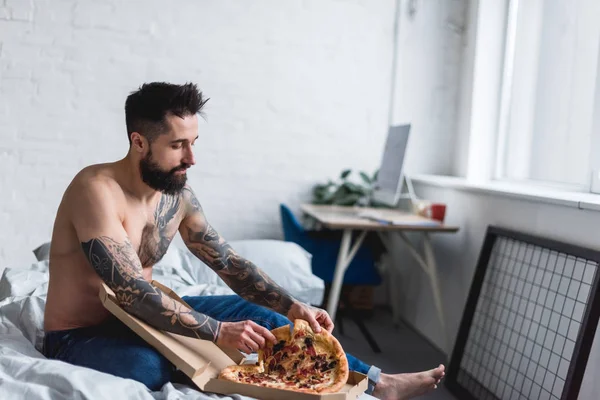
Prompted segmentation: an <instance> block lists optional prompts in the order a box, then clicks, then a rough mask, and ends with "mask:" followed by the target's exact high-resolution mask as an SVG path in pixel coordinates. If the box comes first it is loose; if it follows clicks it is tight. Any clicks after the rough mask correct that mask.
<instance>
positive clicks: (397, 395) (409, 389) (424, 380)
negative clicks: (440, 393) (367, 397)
mask: <svg viewBox="0 0 600 400" xmlns="http://www.w3.org/2000/svg"><path fill="white" fill-rule="evenodd" d="M444 369H445V368H444V366H443V365H440V366H439V367H437V368H434V369H430V370H429V371H423V372H417V373H413V374H396V375H389V374H381V379H380V380H379V382H377V385H375V390H373V396H374V397H377V398H378V399H385V400H392V399H393V400H405V399H410V398H413V397H415V396H420V395H422V394H425V393H427V392H429V391H431V390H433V389H435V388H437V385H438V384H439V383H440V380H441V379H442V378H443V377H444V375H445V372H444Z"/></svg>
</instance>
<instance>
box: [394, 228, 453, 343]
mask: <svg viewBox="0 0 600 400" xmlns="http://www.w3.org/2000/svg"><path fill="white" fill-rule="evenodd" d="M399 234H400V238H401V239H402V241H403V242H404V243H405V244H406V247H407V249H408V251H409V253H411V255H412V256H413V257H414V258H415V260H417V262H418V264H419V266H420V267H421V268H422V269H423V271H424V272H425V273H426V274H427V276H428V277H429V282H431V289H432V293H433V302H434V304H435V308H436V310H437V314H438V320H439V321H440V327H441V329H442V337H443V346H448V336H447V333H446V323H445V319H444V307H443V305H442V294H441V291H440V283H439V279H438V275H437V265H436V263H435V256H434V254H433V246H432V245H431V238H430V237H429V233H427V232H423V247H424V250H425V251H424V253H425V257H423V256H421V254H420V253H419V251H418V250H417V249H416V248H415V246H414V245H413V244H412V242H411V241H410V240H409V239H408V237H407V236H406V234H405V233H404V232H399Z"/></svg>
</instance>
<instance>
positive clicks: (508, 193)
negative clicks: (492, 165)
mask: <svg viewBox="0 0 600 400" xmlns="http://www.w3.org/2000/svg"><path fill="white" fill-rule="evenodd" d="M410 179H411V180H412V181H413V182H415V183H421V184H425V185H429V186H437V187H443V188H450V189H459V190H465V191H469V192H475V193H486V194H494V195H498V196H505V197H510V198H515V199H520V200H527V201H534V202H538V203H548V204H556V205H560V206H565V207H573V208H579V209H581V210H593V211H600V195H598V194H593V193H581V192H569V191H562V190H557V189H550V188H544V187H531V186H528V185H527V186H526V185H519V184H515V183H504V182H489V183H485V182H481V183H479V182H478V183H474V182H469V181H467V180H466V179H465V178H460V177H454V176H443V175H413V176H411V177H410Z"/></svg>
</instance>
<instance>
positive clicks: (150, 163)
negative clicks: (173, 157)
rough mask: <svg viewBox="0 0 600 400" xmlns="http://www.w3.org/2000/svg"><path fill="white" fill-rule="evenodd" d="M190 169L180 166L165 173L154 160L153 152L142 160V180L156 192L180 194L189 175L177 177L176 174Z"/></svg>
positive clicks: (187, 166) (186, 166)
mask: <svg viewBox="0 0 600 400" xmlns="http://www.w3.org/2000/svg"><path fill="white" fill-rule="evenodd" d="M187 168H189V165H185V164H184V165H180V166H178V167H176V168H173V169H172V170H170V171H167V172H165V171H163V170H162V169H161V168H160V167H159V166H158V164H157V163H156V162H155V161H154V160H153V159H152V151H149V152H148V154H147V155H146V157H144V158H142V159H141V160H140V172H141V175H142V180H143V181H144V183H145V184H146V185H148V186H150V187H151V188H152V189H154V190H158V191H160V192H163V193H165V194H177V193H180V192H181V190H182V189H183V187H184V186H185V183H186V181H187V175H186V174H183V175H175V172H177V171H182V170H185V169H187Z"/></svg>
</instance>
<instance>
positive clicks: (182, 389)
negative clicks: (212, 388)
mask: <svg viewBox="0 0 600 400" xmlns="http://www.w3.org/2000/svg"><path fill="white" fill-rule="evenodd" d="M164 277H165V278H169V279H170V280H172V281H178V280H180V278H181V277H177V276H176V275H175V276H171V275H169V274H164ZM47 283H48V272H47V261H41V262H38V263H35V264H32V265H31V266H30V267H27V268H19V269H10V268H9V269H6V270H5V271H4V273H3V275H2V279H0V399H28V400H30V399H33V400H36V399H43V400H46V399H110V400H115V399H203V400H204V399H238V400H241V399H250V398H249V397H246V396H239V395H233V396H223V395H218V394H215V393H203V392H200V391H198V390H195V389H193V388H190V387H188V386H186V385H181V384H172V383H167V384H165V385H164V386H163V387H162V389H161V391H159V392H158V391H157V392H151V391H150V390H149V389H148V388H147V387H146V386H145V385H143V384H141V383H139V382H136V381H134V380H131V379H123V378H119V377H116V376H113V375H110V374H105V373H102V372H98V371H95V370H92V369H89V368H83V367H78V366H74V365H70V364H68V363H65V362H62V361H57V360H49V359H46V358H45V357H44V356H43V355H42V354H41V352H40V349H41V345H42V338H43V330H42V326H43V316H44V306H45V298H46V290H47ZM190 291H191V292H195V293H196V294H199V295H201V294H214V293H220V292H223V290H221V289H220V288H219V287H216V286H209V285H196V286H194V287H191V288H190Z"/></svg>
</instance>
